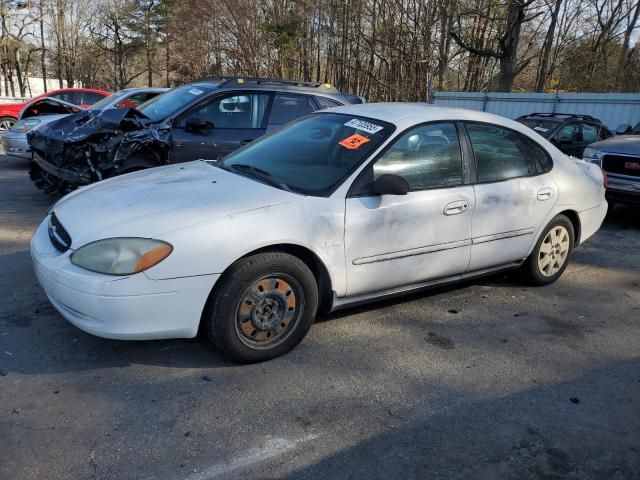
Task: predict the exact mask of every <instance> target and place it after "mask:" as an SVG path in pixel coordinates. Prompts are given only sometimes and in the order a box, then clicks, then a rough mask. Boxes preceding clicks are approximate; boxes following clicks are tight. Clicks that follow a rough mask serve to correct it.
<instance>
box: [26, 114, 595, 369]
mask: <svg viewBox="0 0 640 480" xmlns="http://www.w3.org/2000/svg"><path fill="white" fill-rule="evenodd" d="M134 121H135V119H134ZM606 212H607V202H606V201H605V187H604V175H603V173H602V170H601V169H600V168H599V167H598V166H597V165H595V164H593V163H587V162H584V161H582V160H578V159H574V158H570V157H568V156H566V155H565V154H563V153H562V152H561V151H560V150H558V149H557V148H556V147H554V146H553V145H552V144H551V143H550V142H549V141H547V140H545V139H544V138H542V137H541V136H539V135H537V134H536V133H535V132H534V131H533V130H531V129H529V128H528V127H526V126H524V125H522V124H520V123H517V122H514V121H512V120H508V119H506V118H503V117H499V116H496V115H491V114H488V113H484V112H477V111H471V110H462V109H455V108H443V107H435V106H431V105H420V104H399V103H396V104H366V105H353V106H343V107H337V108H332V109H329V110H325V111H321V112H317V113H314V114H311V115H308V116H305V117H303V118H300V119H298V120H296V121H293V122H291V123H289V124H288V125H286V126H284V127H283V128H280V129H277V130H275V131H273V132H270V133H269V134H267V135H265V136H263V137H262V138H260V139H257V140H256V141H254V142H252V143H250V144H249V145H247V146H245V147H244V148H241V149H239V150H236V151H235V152H233V153H231V154H230V155H228V156H226V157H224V158H223V159H221V160H217V161H193V162H189V163H182V164H177V165H168V166H164V167H160V168H154V169H149V170H146V171H141V172H136V173H131V174H129V175H126V176H122V177H116V178H111V179H108V180H105V181H103V182H98V183H95V184H93V185H90V186H87V187H85V188H81V189H77V190H76V191H74V192H72V193H70V194H68V195H67V196H66V197H64V198H62V199H61V200H60V201H58V202H57V203H56V204H55V205H54V206H53V207H52V208H51V209H50V211H49V212H48V214H47V216H46V218H45V219H44V220H43V221H42V223H41V224H40V226H39V227H38V228H37V230H36V232H35V233H34V235H33V238H32V241H31V256H32V258H33V262H34V266H35V272H36V276H37V278H38V280H39V282H40V284H41V285H42V286H43V288H44V290H45V292H46V294H47V296H48V298H49V300H50V301H51V303H52V305H53V306H54V307H55V308H56V309H57V310H58V311H59V312H60V314H61V315H62V316H64V317H65V318H66V319H68V320H69V321H70V322H71V323H73V324H74V325H76V326H77V327H79V328H81V329H83V330H85V331H87V332H89V333H92V334H94V335H98V336H101V337H107V338H115V339H123V340H125V339H130V340H151V339H161V338H191V337H194V336H196V334H197V333H198V331H201V332H203V333H206V334H207V335H208V337H209V338H210V340H211V341H212V342H213V344H214V345H215V346H216V347H217V349H218V350H219V351H220V352H222V353H223V354H224V355H226V356H228V357H229V358H231V359H233V360H236V361H240V362H257V361H262V360H267V359H270V358H273V357H276V356H278V355H282V354H284V353H286V352H287V351H289V350H291V349H292V348H294V347H295V346H296V345H297V344H298V343H299V342H300V341H301V340H302V339H303V338H304V337H305V335H306V334H307V332H308V331H309V329H310V328H311V325H312V323H313V321H314V318H315V316H316V313H317V312H318V311H320V310H322V311H332V310H336V309H340V308H344V307H347V306H350V305H357V304H361V303H364V302H369V301H374V300H378V299H382V298H387V297H390V296H393V295H398V294H403V293H408V292H414V291H416V290H419V289H424V288H427V287H433V286H435V285H441V284H446V283H452V282H457V281H461V280H465V279H469V278H472V277H476V276H479V275H486V274H489V273H492V272H497V271H501V270H505V269H510V268H521V269H522V272H523V273H525V274H526V276H527V277H528V278H529V280H530V282H531V283H533V284H535V285H547V284H550V283H552V282H554V281H556V280H557V279H558V278H559V277H560V276H561V275H562V273H563V272H564V270H565V268H566V267H567V265H568V263H569V261H570V258H571V254H572V252H573V250H574V248H575V247H576V246H578V245H580V244H582V243H583V242H585V241H586V240H587V239H589V237H591V236H592V235H593V234H594V233H595V232H596V231H597V230H598V229H599V228H600V225H601V223H602V221H603V219H604V217H605V214H606ZM382 341H384V340H381V342H382Z"/></svg>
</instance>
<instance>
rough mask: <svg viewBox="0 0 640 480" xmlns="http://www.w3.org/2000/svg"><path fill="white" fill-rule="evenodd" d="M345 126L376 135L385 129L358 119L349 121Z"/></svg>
mask: <svg viewBox="0 0 640 480" xmlns="http://www.w3.org/2000/svg"><path fill="white" fill-rule="evenodd" d="M344 125H345V127H353V128H356V129H358V130H362V131H363V132H367V133H376V132H379V131H380V130H382V129H383V128H384V127H381V126H380V125H376V124H375V123H371V122H365V121H364V120H358V119H357V118H354V119H352V120H349V121H348V122H347V123H345V124H344Z"/></svg>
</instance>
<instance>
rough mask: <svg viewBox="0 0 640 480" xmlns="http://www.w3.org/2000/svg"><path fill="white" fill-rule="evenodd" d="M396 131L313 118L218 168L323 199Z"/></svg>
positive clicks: (359, 121)
mask: <svg viewBox="0 0 640 480" xmlns="http://www.w3.org/2000/svg"><path fill="white" fill-rule="evenodd" d="M393 130H394V127H393V125H390V124H388V123H386V122H382V121H380V120H373V119H369V118H363V117H358V116H354V115H345V114H338V113H317V114H314V115H311V116H308V117H303V118H301V119H299V120H297V121H295V122H293V123H289V124H288V125H285V126H284V127H282V128H280V129H278V130H275V131H273V132H271V133H270V134H268V135H266V136H264V137H262V138H260V139H259V140H256V141H254V142H252V143H251V144H249V145H247V146H246V147H244V148H242V149H240V150H237V151H235V152H233V153H231V154H230V155H228V156H226V157H225V158H224V159H223V160H222V161H220V162H217V163H216V162H214V164H215V165H216V166H219V167H221V168H224V169H225V170H229V171H231V172H235V173H238V174H240V175H244V176H248V177H251V178H255V179H256V180H258V181H262V182H264V183H269V184H271V185H273V186H276V187H278V188H281V189H284V190H290V191H293V192H297V193H302V194H304V195H312V196H318V197H326V196H328V195H330V194H331V192H333V190H334V189H335V188H336V187H337V186H338V185H340V183H342V182H343V181H344V179H345V178H346V177H347V176H348V175H350V174H351V173H352V172H353V171H354V170H355V169H356V168H357V167H358V166H359V165H360V164H361V163H362V162H363V161H364V160H366V159H367V158H368V157H369V155H371V153H372V152H374V151H375V150H376V149H377V148H378V147H379V146H380V145H381V144H382V142H384V140H385V139H386V138H387V137H388V136H389V135H390V134H391V133H392V132H393Z"/></svg>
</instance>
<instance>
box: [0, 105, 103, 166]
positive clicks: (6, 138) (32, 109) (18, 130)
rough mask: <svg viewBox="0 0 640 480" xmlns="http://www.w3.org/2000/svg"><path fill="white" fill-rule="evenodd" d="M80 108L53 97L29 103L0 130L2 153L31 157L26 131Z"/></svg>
mask: <svg viewBox="0 0 640 480" xmlns="http://www.w3.org/2000/svg"><path fill="white" fill-rule="evenodd" d="M107 98H108V97H107ZM81 110H82V107H81V106H78V105H74V104H72V103H69V102H65V101H64V100H59V99H57V98H54V97H43V98H41V99H38V100H36V101H34V102H32V103H30V104H29V105H27V106H26V107H25V108H24V109H23V110H22V111H21V112H20V115H19V118H18V120H17V121H16V122H15V123H14V124H13V125H12V126H11V127H9V129H7V130H4V131H1V132H0V142H1V143H2V148H3V149H4V153H6V154H7V155H10V156H13V157H19V158H24V159H26V160H29V159H31V149H30V148H29V143H28V142H27V132H29V131H30V130H33V129H35V128H40V127H43V126H44V125H46V124H48V123H51V122H53V121H55V120H58V119H60V118H62V117H66V116H67V115H71V114H72V113H78V112H79V111H81Z"/></svg>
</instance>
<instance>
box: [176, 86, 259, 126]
mask: <svg viewBox="0 0 640 480" xmlns="http://www.w3.org/2000/svg"><path fill="white" fill-rule="evenodd" d="M268 103H269V95H268V94H262V93H243V94H241V95H230V96H226V97H222V98H216V99H215V100H213V101H210V102H206V103H204V104H202V105H200V106H198V107H196V109H195V110H192V111H191V112H189V114H188V115H186V116H185V117H183V118H182V119H181V120H180V121H179V122H178V126H180V127H184V126H185V125H186V123H187V122H189V121H200V122H210V123H211V124H212V125H213V127H214V128H242V129H252V128H262V120H263V119H264V113H265V109H266V107H267V104H268Z"/></svg>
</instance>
